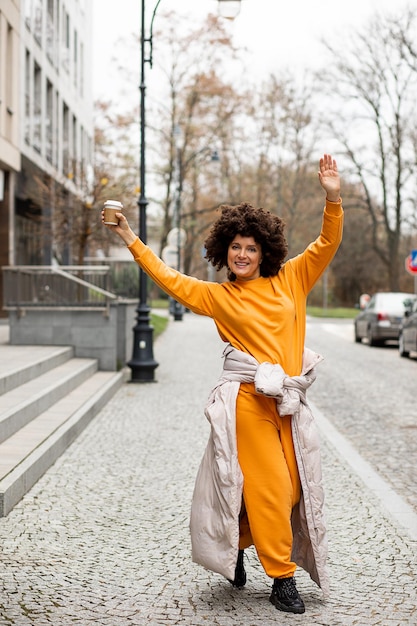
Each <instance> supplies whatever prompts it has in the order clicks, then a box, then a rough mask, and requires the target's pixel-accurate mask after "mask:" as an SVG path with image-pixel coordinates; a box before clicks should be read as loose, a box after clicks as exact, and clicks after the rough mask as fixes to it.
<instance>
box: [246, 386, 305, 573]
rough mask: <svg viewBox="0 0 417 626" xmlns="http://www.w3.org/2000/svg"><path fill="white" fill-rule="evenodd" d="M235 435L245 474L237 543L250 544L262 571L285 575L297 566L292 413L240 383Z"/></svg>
mask: <svg viewBox="0 0 417 626" xmlns="http://www.w3.org/2000/svg"><path fill="white" fill-rule="evenodd" d="M248 389H249V390H248ZM236 434H237V450H238V458H239V464H240V467H241V469H242V472H243V478H244V484H243V500H244V506H243V507H242V514H241V521H240V544H239V547H240V548H241V549H244V548H248V547H249V546H250V545H252V544H253V545H255V548H256V551H257V553H258V556H259V560H260V561H261V563H262V566H263V568H264V570H265V572H266V574H267V575H268V576H270V577H271V578H287V577H289V576H292V575H293V573H294V571H295V569H296V564H295V563H294V562H292V561H291V550H292V529H291V512H292V509H293V507H294V505H295V504H296V503H297V502H298V501H299V499H300V492H301V487H300V478H299V475H298V469H297V462H296V459H295V453H294V444H293V440H292V434H291V418H290V417H288V416H284V417H280V416H279V414H278V411H277V408H276V401H275V400H274V398H267V397H265V396H262V395H257V394H255V393H254V391H253V386H252V387H250V386H249V385H246V384H242V385H241V387H240V391H239V394H238V398H237V405H236Z"/></svg>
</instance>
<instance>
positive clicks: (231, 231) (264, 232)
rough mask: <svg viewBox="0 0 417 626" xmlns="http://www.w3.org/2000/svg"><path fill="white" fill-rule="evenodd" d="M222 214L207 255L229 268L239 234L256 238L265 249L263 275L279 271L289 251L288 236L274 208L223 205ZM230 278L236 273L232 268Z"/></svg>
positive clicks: (216, 264)
mask: <svg viewBox="0 0 417 626" xmlns="http://www.w3.org/2000/svg"><path fill="white" fill-rule="evenodd" d="M220 210H221V216H220V217H219V218H218V219H217V220H216V221H215V222H214V224H213V225H212V227H211V229H210V232H209V234H208V236H207V239H206V240H205V242H204V246H205V248H206V255H205V258H206V259H207V260H208V261H209V262H210V263H211V264H212V265H213V266H214V267H215V268H216V269H217V270H221V269H222V268H223V267H227V253H228V249H229V245H230V244H231V242H232V241H233V239H234V238H235V236H236V235H241V236H242V237H253V238H254V240H255V241H256V243H257V244H259V245H260V246H261V248H262V263H261V267H260V272H261V276H264V277H267V276H275V275H276V274H278V272H279V269H280V267H281V266H282V264H283V262H284V259H285V257H286V256H287V253H288V246H287V241H286V239H285V236H284V226H285V223H284V221H283V220H282V219H281V218H280V217H278V216H277V215H274V214H273V213H271V212H270V211H267V210H265V209H262V208H259V209H257V208H255V207H253V206H252V205H251V204H247V203H245V202H244V203H242V204H237V205H235V206H230V205H227V204H225V205H222V206H221V207H220ZM227 276H228V278H229V280H231V281H234V280H236V275H235V274H234V273H233V272H231V271H230V270H229V269H228V272H227Z"/></svg>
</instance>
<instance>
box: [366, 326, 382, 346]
mask: <svg viewBox="0 0 417 626" xmlns="http://www.w3.org/2000/svg"><path fill="white" fill-rule="evenodd" d="M366 338H367V340H368V344H369V345H370V346H380V345H381V341H380V340H379V339H375V338H374V336H373V334H372V327H371V326H368V330H367V332H366ZM382 343H383V342H382Z"/></svg>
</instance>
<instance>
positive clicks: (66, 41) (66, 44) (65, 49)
mask: <svg viewBox="0 0 417 626" xmlns="http://www.w3.org/2000/svg"><path fill="white" fill-rule="evenodd" d="M62 20H63V22H62V65H63V67H64V69H65V71H67V72H69V64H70V16H69V14H68V13H67V12H66V11H65V10H64V11H63V13H62Z"/></svg>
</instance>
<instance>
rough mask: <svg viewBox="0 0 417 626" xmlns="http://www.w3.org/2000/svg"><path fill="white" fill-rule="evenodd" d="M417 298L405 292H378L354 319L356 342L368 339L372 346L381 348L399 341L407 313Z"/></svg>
mask: <svg viewBox="0 0 417 626" xmlns="http://www.w3.org/2000/svg"><path fill="white" fill-rule="evenodd" d="M416 299H417V296H416V295H415V294H413V293H405V292H400V291H397V292H386V293H385V292H378V293H374V295H373V296H372V297H371V299H370V300H369V302H368V304H367V305H366V306H365V308H364V309H363V311H361V312H360V313H359V314H358V315H357V316H356V317H355V319H354V325H355V341H356V342H357V343H359V342H361V341H362V339H367V341H368V344H369V345H370V346H381V345H383V344H384V343H385V342H386V341H388V340H390V339H394V340H398V338H399V334H400V327H401V324H402V321H403V318H404V316H405V312H406V311H407V310H409V309H410V307H411V305H412V304H413V302H414V301H415V300H416Z"/></svg>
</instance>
